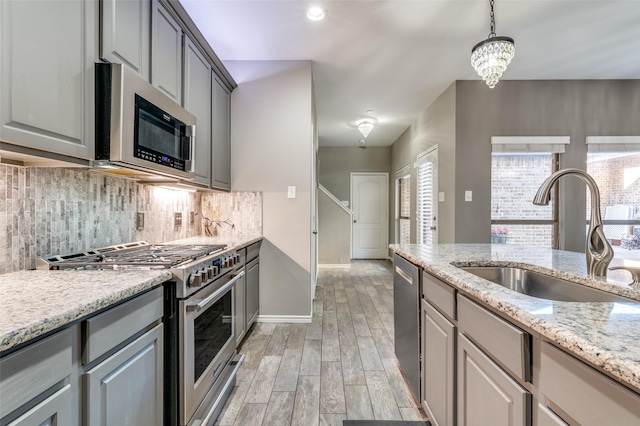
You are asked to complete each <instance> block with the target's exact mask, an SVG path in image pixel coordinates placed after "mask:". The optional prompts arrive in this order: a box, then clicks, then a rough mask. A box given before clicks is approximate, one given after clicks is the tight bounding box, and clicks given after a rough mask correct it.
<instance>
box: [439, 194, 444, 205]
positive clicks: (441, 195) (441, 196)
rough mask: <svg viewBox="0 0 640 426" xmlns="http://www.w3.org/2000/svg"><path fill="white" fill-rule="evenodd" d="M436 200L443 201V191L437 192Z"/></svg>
mask: <svg viewBox="0 0 640 426" xmlns="http://www.w3.org/2000/svg"><path fill="white" fill-rule="evenodd" d="M438 201H439V202H441V203H442V202H444V192H438Z"/></svg>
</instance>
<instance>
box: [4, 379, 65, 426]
mask: <svg viewBox="0 0 640 426" xmlns="http://www.w3.org/2000/svg"><path fill="white" fill-rule="evenodd" d="M73 423H75V422H73V421H72V418H71V385H69V384H67V385H66V386H64V387H63V388H62V389H60V390H59V391H57V392H56V393H54V394H53V395H51V396H50V397H49V398H47V399H45V400H44V401H42V402H41V403H40V404H38V405H36V406H35V407H33V408H32V409H30V410H29V411H27V412H26V413H24V414H23V415H22V416H20V417H19V418H17V419H16V420H14V421H13V422H11V423H9V424H8V426H57V425H71V424H73Z"/></svg>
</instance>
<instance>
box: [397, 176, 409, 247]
mask: <svg viewBox="0 0 640 426" xmlns="http://www.w3.org/2000/svg"><path fill="white" fill-rule="evenodd" d="M403 170H404V169H403ZM396 182H397V185H396V193H397V195H398V196H397V200H396V212H397V214H396V236H397V238H396V241H397V242H398V243H399V244H409V243H410V242H411V219H410V216H411V175H405V176H402V177H399V178H397V179H396Z"/></svg>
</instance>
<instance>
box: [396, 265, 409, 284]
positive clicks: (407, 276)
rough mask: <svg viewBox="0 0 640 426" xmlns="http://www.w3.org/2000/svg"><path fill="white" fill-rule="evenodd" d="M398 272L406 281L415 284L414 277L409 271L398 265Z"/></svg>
mask: <svg viewBox="0 0 640 426" xmlns="http://www.w3.org/2000/svg"><path fill="white" fill-rule="evenodd" d="M396 274H398V275H400V276H401V277H402V278H404V280H405V281H407V282H408V283H409V284H411V285H413V277H412V276H411V275H409V274H408V273H407V272H405V270H404V269H402V268H400V267H399V266H397V265H396Z"/></svg>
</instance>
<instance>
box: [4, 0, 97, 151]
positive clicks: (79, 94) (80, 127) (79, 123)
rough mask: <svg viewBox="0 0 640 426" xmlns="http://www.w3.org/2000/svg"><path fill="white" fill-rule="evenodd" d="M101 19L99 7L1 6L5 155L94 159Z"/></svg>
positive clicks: (65, 1) (67, 3) (75, 2)
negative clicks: (96, 66) (41, 153)
mask: <svg viewBox="0 0 640 426" xmlns="http://www.w3.org/2000/svg"><path fill="white" fill-rule="evenodd" d="M98 20H99V11H98V2H97V1H85V0H51V1H39V2H33V1H0V39H1V40H2V49H1V50H0V63H2V67H0V93H2V99H1V100H0V102H1V103H0V140H2V141H3V142H8V143H9V147H8V149H12V150H14V149H13V148H11V147H15V151H17V152H24V151H20V149H21V148H22V149H23V150H24V149H27V150H28V149H36V150H40V151H45V152H47V153H54V154H61V155H64V156H70V157H76V158H80V159H85V160H88V159H93V156H94V143H93V142H94V135H93V132H94V126H93V121H94V89H93V87H94V63H95V61H96V60H97V58H98ZM27 153H33V152H30V151H27Z"/></svg>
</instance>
